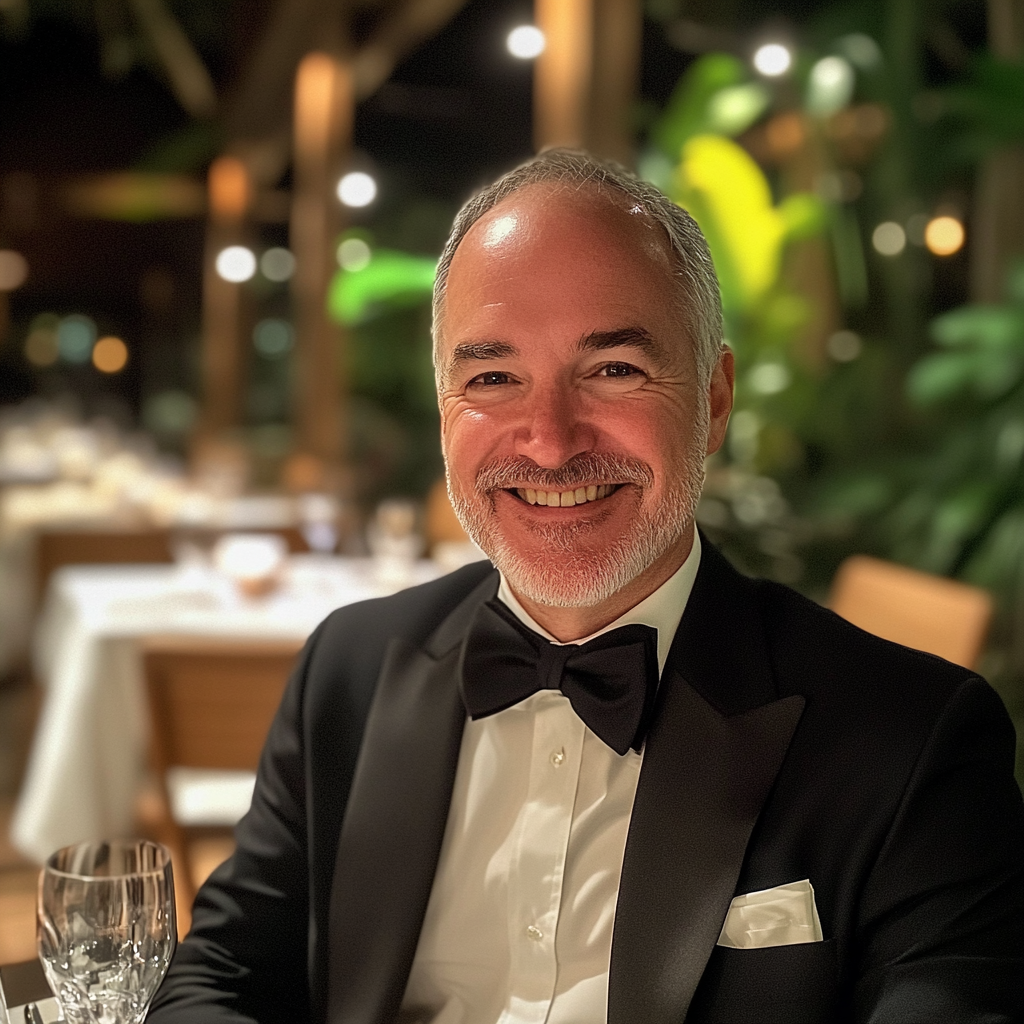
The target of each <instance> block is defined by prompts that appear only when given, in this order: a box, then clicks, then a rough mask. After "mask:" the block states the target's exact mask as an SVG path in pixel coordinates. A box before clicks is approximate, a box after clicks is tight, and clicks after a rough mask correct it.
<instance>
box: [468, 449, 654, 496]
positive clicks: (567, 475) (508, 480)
mask: <svg viewBox="0 0 1024 1024" xmlns="http://www.w3.org/2000/svg"><path fill="white" fill-rule="evenodd" d="M588 484H637V485H639V486H640V487H653V486H654V470H652V469H651V467H650V466H649V465H648V464H647V463H646V462H643V461H641V460H640V459H632V458H629V457H627V456H625V455H613V454H611V453H608V452H581V453H580V454H579V455H574V456H573V457H572V458H571V459H569V460H568V461H567V462H564V463H563V464H562V465H561V466H558V467H557V468H556V469H544V468H543V467H541V466H538V465H537V463H536V462H534V461H533V460H532V459H528V458H526V457H525V456H522V455H510V456H507V457H506V458H503V459H496V460H495V461H494V462H489V463H487V465H485V466H482V467H481V468H480V470H479V472H478V473H477V475H476V489H477V492H478V493H480V494H489V493H490V492H492V491H498V490H510V489H512V488H515V487H529V488H531V489H536V490H545V491H568V490H575V489H576V488H577V487H586V486H587V485H588Z"/></svg>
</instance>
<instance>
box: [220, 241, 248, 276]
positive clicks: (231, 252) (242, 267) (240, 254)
mask: <svg viewBox="0 0 1024 1024" xmlns="http://www.w3.org/2000/svg"><path fill="white" fill-rule="evenodd" d="M215 266H216V268H217V273H218V274H219V275H220V276H221V277H222V278H223V279H224V280H225V281H230V282H231V283H232V284H241V283H242V282H243V281H248V280H249V278H251V277H252V275H253V274H255V273H256V254H255V253H254V252H253V251H252V249H247V248H246V247H245V246H244V245H229V246H228V247H227V248H226V249H222V250H221V251H220V252H219V253H217V261H216V263H215Z"/></svg>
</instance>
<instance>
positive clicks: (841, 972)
mask: <svg viewBox="0 0 1024 1024" xmlns="http://www.w3.org/2000/svg"><path fill="white" fill-rule="evenodd" d="M434 326H435V349H436V350H435V362H436V368H437V376H438V390H439V399H440V406H441V414H442V415H441V420H442V445H443V448H444V454H445V460H446V466H447V472H448V481H449V489H450V493H451V497H452V501H453V503H454V506H455V508H456V510H457V512H458V514H459V517H460V519H461V520H462V522H463V523H464V524H465V526H466V528H467V530H468V531H469V532H470V534H471V535H472V536H473V537H474V539H476V541H477V542H478V543H479V544H480V546H481V547H482V548H483V550H484V551H485V552H486V553H487V554H488V556H489V557H490V558H491V560H492V561H493V562H494V565H495V566H496V567H497V569H498V570H499V571H498V572H496V571H494V570H493V569H492V568H491V566H490V565H488V564H487V563H479V564H477V565H473V566H470V567H467V568H466V569H463V570H461V571H460V572H458V573H455V574H453V575H451V576H448V577H445V578H443V579H441V580H439V581H437V582H435V583H432V584H428V585H427V586H424V587H419V588H416V589H414V590H410V591H406V592H404V593H401V594H398V595H396V596H394V597H391V598H387V599H385V600H382V601H374V602H368V603H365V604H361V605H356V606H353V607H348V608H344V609H341V610H340V611H338V612H336V613H334V615H332V616H331V617H330V618H329V619H328V620H327V621H326V622H325V623H324V624H323V625H321V626H320V628H319V629H318V630H317V631H316V633H315V634H314V635H313V636H312V637H311V638H310V641H309V643H308V645H307V647H306V650H305V652H304V654H303V656H302V658H301V660H300V663H299V665H298V667H297V668H296V671H295V675H294V677H293V679H292V681H291V683H290V685H289V688H288V691H287V693H286V695H285V698H284V701H283V704H282V706H281V709H280V712H279V714H278V716H277V719H276V720H275V723H274V725H273V728H272V730H271V733H270V737H269V739H268V741H267V747H266V750H265V752H264V755H263V759H262V762H261V766H260V773H259V780H258V783H257V787H256V792H255V795H254V797H253V805H252V809H251V811H250V813H249V814H248V815H247V816H246V818H245V819H243V821H242V822H241V823H240V825H239V826H238V829H237V839H238V851H237V852H236V854H235V855H234V856H233V857H232V858H231V860H229V861H228V862H227V863H226V864H225V865H223V866H222V867H221V868H220V869H218V870H217V871H216V872H215V873H214V875H213V877H212V878H211V879H210V881H209V882H208V883H207V884H206V885H205V886H204V887H203V889H202V890H201V892H200V893H199V896H198V898H197V900H196V905H195V909H194V918H193V928H192V932H191V934H190V935H189V937H188V938H187V939H186V940H185V941H184V942H183V944H182V945H181V946H180V947H179V950H178V952H177V955H176V958H175V962H174V964H173V965H172V968H171V971H170V973H169V975H168V978H167V981H166V982H165V984H164V986H163V988H162V989H161V991H160V993H159V995H158V997H157V1000H156V1003H155V1007H154V1010H153V1012H152V1015H151V1017H150V1020H151V1021H152V1022H153V1024H171V1022H205V1021H209V1022H219V1021H224V1022H228V1021H231V1022H241V1021H250V1020H257V1021H261V1022H273V1021H282V1022H284V1021H288V1022H295V1021H304V1020H311V1021H316V1022H320V1021H328V1020H329V1021H331V1022H335V1024H341V1022H344V1024H370V1022H379V1024H386V1022H391V1021H409V1022H411V1021H423V1022H433V1024H498V1022H499V1021H500V1022H501V1024H526V1022H547V1024H597V1022H600V1021H605V1020H607V1021H609V1022H614V1024H669V1022H673V1024H679V1022H682V1021H683V1020H684V1019H685V1020H686V1021H688V1022H690V1024H694V1022H705V1021H729V1022H736V1021H751V1022H755V1021H756V1022H765V1021H774V1020H780V1021H833V1020H840V1021H982V1020H984V1021H1010V1020H1014V1019H1019V1018H1020V1014H1021V996H1020V984H1019V977H1020V976H1019V974H1018V971H1019V968H1020V966H1021V961H1020V955H1021V942H1020V936H1021V921H1022V899H1021V868H1020V863H1019V855H1020V849H1021V842H1020V841H1021V837H1022V834H1024V824H1022V822H1024V814H1022V808H1021V800H1020V794H1019V792H1018V790H1017V788H1016V785H1015V783H1014V781H1013V778H1012V751H1013V736H1012V728H1011V726H1010V725H1009V721H1008V719H1007V717H1006V714H1005V711H1004V710H1003V708H1002V706H1001V704H1000V702H999V700H998V698H997V697H996V696H995V695H994V694H993V693H992V691H991V690H990V689H989V688H988V687H987V686H986V684H985V683H984V682H982V681H981V680H979V679H978V678H977V677H974V676H972V674H971V673H970V672H968V671H966V670H964V669H961V668H957V667H955V666H953V665H950V664H947V663H945V662H943V661H941V660H939V659H936V658H932V657H930V656H927V655H923V654H919V653H916V652H912V651H909V650H905V649H902V648H899V647H897V646H895V645H893V644H889V643H886V642H884V641H882V640H878V639H876V638H874V637H871V636H868V635H867V634H864V633H862V632H860V631H859V630H857V629H855V628H854V627H852V626H850V625H848V624H846V623H844V622H843V621H842V620H840V619H838V618H837V617H836V616H834V615H832V614H831V613H829V612H827V611H825V610H823V609H820V608H819V607H817V606H816V605H813V604H812V603H811V602H808V601H806V600H804V599H803V598H801V597H800V596H798V595H797V594H795V593H793V592H792V591H789V590H787V589H785V588H783V587H780V586H777V585H775V584H771V583H767V582H764V581H752V580H748V579H746V578H744V577H741V576H739V575H738V574H737V573H735V572H734V571H733V570H732V569H731V568H730V567H729V566H728V565H727V563H726V562H725V561H724V559H723V558H722V557H721V556H720V555H719V554H718V553H717V552H716V551H715V550H714V549H713V548H712V547H711V546H710V545H709V544H708V543H707V542H706V541H705V542H702V541H701V539H700V537H699V535H698V534H697V533H696V531H695V528H694V510H695V507H696V504H697V500H698V497H699V492H700V486H701V482H702V472H703V470H702V466H703V460H704V457H705V455H706V454H708V453H710V452H713V451H715V450H716V449H717V448H718V447H719V446H720V445H721V444H722V441H723V437H724V433H725V428H726V422H727V419H728V415H729V411H730V408H731V404H732V377H733V362H732V355H731V353H730V352H729V351H728V349H726V348H724V347H723V345H722V340H721V313H720V308H719V301H718V291H717V285H716V282H715V278H714V273H713V268H712V265H711V261H710V257H709V255H708V251H707V247H706V245H705V243H704V240H703V238H702V237H701V235H700V233H699V231H698V230H697V228H696V225H695V224H694V223H693V221H692V220H691V219H690V218H689V217H688V216H687V215H686V214H685V213H684V212H683V211H681V210H679V209H678V208H677V207H674V206H673V205H672V204H670V203H669V202H668V201H667V200H666V199H664V197H662V196H661V195H660V194H659V193H657V192H656V191H655V190H654V189H652V188H651V187H649V186H647V185H645V184H644V183H642V182H639V181H637V180H635V179H634V178H632V177H630V176H629V175H626V174H625V173H623V172H620V171H619V170H617V169H616V168H614V167H610V166H608V165H604V164H601V163H599V162H597V161H594V160H592V159H590V158H589V157H586V156H585V155H583V154H579V153H571V152H566V151H551V152H548V153H545V154H542V155H541V156H539V157H537V158H536V159H534V160H533V161H531V162H530V163H528V164H526V165H524V166H523V167H522V168H519V169H517V170H516V171H513V172H511V173H510V174H509V175H506V176H505V177H504V178H503V179H501V180H499V181H498V182H497V183H496V184H495V185H492V186H491V187H490V188H488V189H486V190H484V191H483V192H482V193H481V194H480V195H478V196H477V197H475V198H474V199H473V200H471V201H470V203H469V204H467V206H466V207H465V208H464V209H463V211H462V213H460V215H459V218H458V219H457V220H456V223H455V227H454V230H453V233H452V237H451V239H450V241H449V244H448V246H447V247H446V249H445V252H444V254H443V256H442V258H441V262H440V265H439V268H438V278H437V286H436V292H435V325H434ZM499 573H500V575H499ZM751 894H753V895H751Z"/></svg>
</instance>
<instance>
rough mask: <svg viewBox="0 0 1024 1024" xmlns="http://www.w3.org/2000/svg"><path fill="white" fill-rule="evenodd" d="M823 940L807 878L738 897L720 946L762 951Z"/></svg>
mask: <svg viewBox="0 0 1024 1024" xmlns="http://www.w3.org/2000/svg"><path fill="white" fill-rule="evenodd" d="M821 940H822V935H821V922H820V921H819V920H818V908H817V907H816V906H815V905H814V887H813V886H812V885H811V883H810V880H809V879H807V878H804V879H803V880H802V881H799V882H790V883H789V884H788V885H777V886H775V887H774V888H773V889H761V890H760V891H759V892H748V893H746V894H745V895H743V896H737V897H736V898H735V899H734V900H733V901H732V903H731V904H730V905H729V913H728V914H726V917H725V924H724V925H723V926H722V934H721V935H720V936H719V937H718V945H719V946H731V947H732V948H733V949H759V948H760V947H762V946H786V945H790V944H792V943H797V942H821Z"/></svg>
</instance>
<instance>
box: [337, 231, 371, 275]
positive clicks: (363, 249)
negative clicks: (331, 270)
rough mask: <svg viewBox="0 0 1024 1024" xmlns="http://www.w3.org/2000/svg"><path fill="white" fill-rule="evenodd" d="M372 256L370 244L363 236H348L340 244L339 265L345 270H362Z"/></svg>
mask: <svg viewBox="0 0 1024 1024" xmlns="http://www.w3.org/2000/svg"><path fill="white" fill-rule="evenodd" d="M372 258H373V253H372V252H371V251H370V247H369V245H367V244H366V242H364V241H363V239H361V238H346V239H345V240H344V241H343V242H342V243H341V245H339V246H338V266H340V267H341V268H342V269H343V270H362V269H363V267H367V266H369V264H370V260H371V259H372Z"/></svg>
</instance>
